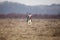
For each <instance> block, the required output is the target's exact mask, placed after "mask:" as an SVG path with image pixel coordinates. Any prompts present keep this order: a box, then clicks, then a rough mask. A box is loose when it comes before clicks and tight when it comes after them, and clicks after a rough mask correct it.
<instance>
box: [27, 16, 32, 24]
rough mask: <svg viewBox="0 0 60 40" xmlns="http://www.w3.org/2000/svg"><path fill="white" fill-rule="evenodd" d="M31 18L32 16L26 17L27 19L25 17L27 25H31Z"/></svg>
mask: <svg viewBox="0 0 60 40" xmlns="http://www.w3.org/2000/svg"><path fill="white" fill-rule="evenodd" d="M31 16H32V15H28V17H27V22H28V25H31V24H32V20H31Z"/></svg>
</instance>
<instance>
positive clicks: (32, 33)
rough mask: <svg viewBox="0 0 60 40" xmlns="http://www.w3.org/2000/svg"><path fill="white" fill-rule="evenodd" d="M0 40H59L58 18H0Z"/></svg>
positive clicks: (59, 27)
mask: <svg viewBox="0 0 60 40" xmlns="http://www.w3.org/2000/svg"><path fill="white" fill-rule="evenodd" d="M0 40H60V19H32V25H28V24H27V22H26V19H9V18H7V19H0Z"/></svg>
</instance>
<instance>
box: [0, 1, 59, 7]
mask: <svg viewBox="0 0 60 40" xmlns="http://www.w3.org/2000/svg"><path fill="white" fill-rule="evenodd" d="M3 1H9V2H17V3H22V4H25V5H31V6H32V5H51V4H60V0H0V2H3Z"/></svg>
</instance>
